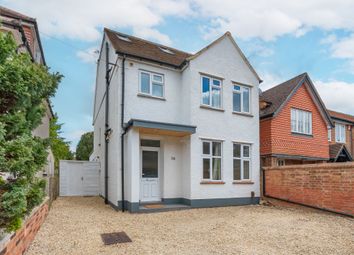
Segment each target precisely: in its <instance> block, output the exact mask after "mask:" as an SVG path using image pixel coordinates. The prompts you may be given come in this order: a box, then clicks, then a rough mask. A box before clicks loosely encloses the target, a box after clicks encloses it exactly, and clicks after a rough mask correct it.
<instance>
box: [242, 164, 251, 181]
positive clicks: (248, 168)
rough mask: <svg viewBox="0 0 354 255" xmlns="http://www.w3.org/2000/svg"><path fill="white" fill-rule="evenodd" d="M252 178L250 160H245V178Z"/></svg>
mask: <svg viewBox="0 0 354 255" xmlns="http://www.w3.org/2000/svg"><path fill="white" fill-rule="evenodd" d="M249 178H250V162H249V161H247V160H245V161H243V179H249Z"/></svg>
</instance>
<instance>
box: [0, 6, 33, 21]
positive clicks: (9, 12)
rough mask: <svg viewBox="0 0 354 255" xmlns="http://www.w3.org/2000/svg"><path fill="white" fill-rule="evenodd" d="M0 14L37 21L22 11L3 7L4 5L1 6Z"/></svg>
mask: <svg viewBox="0 0 354 255" xmlns="http://www.w3.org/2000/svg"><path fill="white" fill-rule="evenodd" d="M0 16H7V17H12V18H16V19H23V20H27V21H32V22H35V21H36V20H35V19H34V18H31V17H29V16H27V15H24V14H22V13H19V12H16V11H13V10H10V9H8V8H6V7H3V6H0Z"/></svg>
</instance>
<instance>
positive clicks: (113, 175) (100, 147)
mask: <svg viewBox="0 0 354 255" xmlns="http://www.w3.org/2000/svg"><path fill="white" fill-rule="evenodd" d="M105 43H106V40H105V38H104V40H103V42H102V45H103V47H102V49H101V55H100V59H99V61H98V65H97V77H96V90H95V103H94V152H93V154H92V156H91V159H92V160H97V161H100V163H101V171H100V195H102V196H103V197H104V195H105V188H104V183H105V178H104V177H105V160H104V158H105V154H104V153H105V135H104V133H105V103H106V101H105V100H106V98H104V99H103V101H102V98H103V97H104V94H105V90H106V80H105V71H106V66H105V65H106V62H105V61H106V47H105ZM108 43H109V48H110V50H109V62H110V63H115V62H116V59H117V55H116V53H115V50H114V49H113V48H112V46H111V45H110V42H109V41H108ZM117 64H118V66H117V68H116V69H115V71H114V73H113V68H112V74H111V75H112V80H111V84H110V91H109V108H110V109H109V126H110V128H111V129H112V134H111V136H110V142H109V144H108V146H109V149H108V150H109V156H108V176H109V178H108V200H109V201H110V202H111V203H112V204H114V205H116V206H117V205H118V200H119V199H120V196H121V186H120V176H121V163H120V162H121V161H120V133H121V127H120V118H119V116H120V115H119V114H120V113H119V112H120V107H119V104H120V101H121V99H120V95H121V88H120V79H121V63H120V62H118V63H117ZM111 67H112V66H111ZM100 105H101V107H100Z"/></svg>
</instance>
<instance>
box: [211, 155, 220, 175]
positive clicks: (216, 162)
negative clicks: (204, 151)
mask: <svg viewBox="0 0 354 255" xmlns="http://www.w3.org/2000/svg"><path fill="white" fill-rule="evenodd" d="M213 180H221V159H220V158H213Z"/></svg>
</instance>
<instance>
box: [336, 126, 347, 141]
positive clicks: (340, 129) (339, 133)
mask: <svg viewBox="0 0 354 255" xmlns="http://www.w3.org/2000/svg"><path fill="white" fill-rule="evenodd" d="M335 139H336V143H345V141H346V126H345V124H341V123H335Z"/></svg>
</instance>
